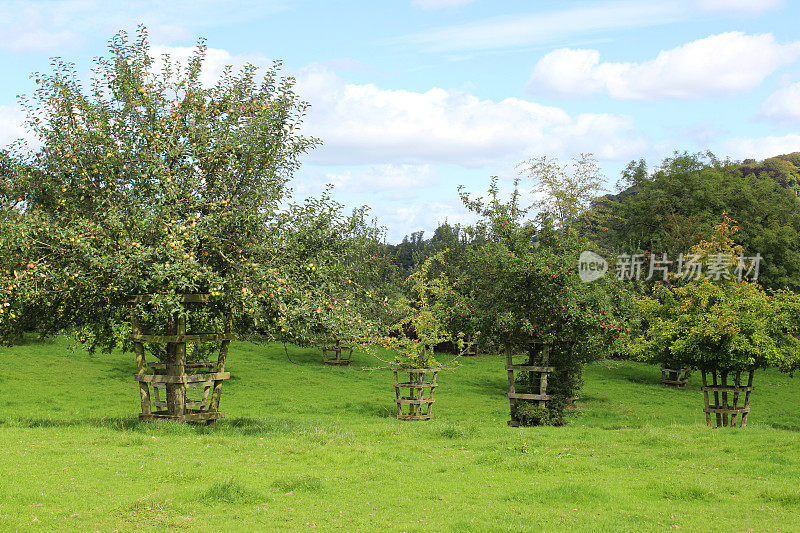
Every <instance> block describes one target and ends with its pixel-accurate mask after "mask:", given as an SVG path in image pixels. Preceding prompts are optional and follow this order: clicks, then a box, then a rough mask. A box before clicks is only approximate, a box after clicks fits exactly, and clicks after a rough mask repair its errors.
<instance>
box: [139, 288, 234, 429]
mask: <svg viewBox="0 0 800 533" xmlns="http://www.w3.org/2000/svg"><path fill="white" fill-rule="evenodd" d="M149 300H150V296H146V295H145V296H137V297H135V298H133V299H132V300H131V301H132V302H134V303H138V302H147V301H149ZM207 301H208V295H205V294H185V295H183V296H182V297H181V302H182V303H205V302H207ZM175 322H176V328H175V334H174V335H145V334H142V331H141V327H140V324H139V319H138V317H137V316H136V310H135V308H132V309H131V327H132V333H131V336H130V337H129V338H130V340H131V341H132V342H133V348H134V351H135V353H136V366H137V373H136V380H137V381H138V382H139V394H140V397H141V405H142V412H141V413H140V414H139V420H177V421H180V422H193V423H206V424H213V423H214V421H215V420H217V419H219V418H222V417H223V416H224V413H221V412H220V411H219V402H220V398H221V395H222V382H223V381H224V380H226V379H228V378H230V376H231V375H230V372H225V360H226V359H227V357H228V345H229V344H230V341H231V340H233V339H234V338H235V335H232V334H231V317H230V316H228V317H226V320H225V331H224V333H222V334H216V333H212V334H187V332H186V316H185V315H181V316H178V317H177V318H176V321H175ZM193 342H194V343H198V342H220V343H221V344H220V349H219V357H218V358H217V361H216V363H215V362H213V361H209V362H202V363H187V362H186V345H187V344H189V343H193ZM145 343H160V344H166V345H167V353H168V354H172V358H171V359H172V360H171V361H167V362H166V363H160V362H147V361H146V359H145V353H144V345H145ZM150 386H152V387H153V395H152V397H151V395H150ZM187 388H190V389H194V388H202V389H203V394H202V397H201V398H200V399H199V400H187V398H186V389H187ZM160 389H164V391H165V398H164V399H163V400H162V399H161V398H160V396H159V390H160Z"/></svg>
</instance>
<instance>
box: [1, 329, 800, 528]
mask: <svg viewBox="0 0 800 533" xmlns="http://www.w3.org/2000/svg"><path fill="white" fill-rule="evenodd" d="M289 358H290V359H288V358H287V356H286V354H285V353H284V350H283V347H282V346H280V345H270V346H255V345H249V344H234V346H233V349H232V350H231V354H230V357H229V369H230V371H231V373H232V375H233V378H232V379H231V380H229V381H228V382H226V384H225V386H224V388H223V396H222V410H223V411H224V412H225V413H226V418H225V419H223V420H221V421H220V422H219V423H218V425H217V426H216V427H214V428H207V427H194V426H186V425H179V424H169V423H166V424H151V423H142V422H139V421H138V420H137V418H136V415H137V412H138V411H137V410H138V405H137V404H138V393H137V388H136V384H135V382H134V381H133V374H134V371H135V368H134V363H133V357H132V355H130V354H127V355H122V354H118V353H115V354H112V355H99V354H98V355H94V356H91V355H88V354H86V353H83V352H81V351H76V352H70V351H69V350H68V347H67V344H66V342H65V341H64V340H61V339H59V340H57V341H56V342H55V343H54V344H45V343H35V342H31V343H29V344H27V345H23V346H18V347H14V348H0V476H2V481H0V530H2V531H13V530H20V531H27V530H38V529H42V530H51V529H67V530H89V531H96V530H100V531H112V530H117V529H118V530H131V529H152V530H162V529H164V528H186V529H196V530H203V531H231V530H232V531H253V530H261V531H282V530H283V531H296V530H307V529H313V528H314V527H315V526H316V527H318V528H320V529H324V530H330V529H341V530H344V531H374V530H383V529H387V530H393V531H559V530H586V531H666V530H674V529H678V528H680V529H682V530H690V531H695V530H701V531H705V530H719V531H732V530H737V531H739V530H749V529H752V530H754V531H765V530H783V531H796V530H800V485H798V482H797V480H798V479H800V433H798V431H799V430H800V417H798V408H800V391H798V390H797V387H796V386H795V383H796V382H795V381H794V380H792V379H791V378H789V377H787V376H783V375H780V374H778V373H775V372H771V371H768V372H758V373H757V375H756V379H755V386H756V391H755V392H754V394H753V399H752V404H751V406H752V408H753V412H752V413H751V417H750V423H749V425H748V427H746V428H742V429H716V430H711V429H708V428H706V427H705V415H704V414H703V413H702V411H701V402H702V394H701V393H700V391H699V385H698V382H697V377H693V378H692V381H691V383H690V387H689V388H688V389H687V390H674V389H669V388H666V387H663V386H661V385H660V384H659V382H658V381H659V376H660V374H659V372H658V370H657V369H656V368H655V367H651V366H646V365H641V364H636V363H618V362H604V363H599V364H595V365H592V366H590V367H589V368H588V369H587V371H586V374H585V380H586V385H585V387H584V390H583V394H582V397H581V399H580V401H579V404H580V409H579V411H578V412H576V413H573V414H571V415H570V418H569V425H568V426H566V427H562V428H509V427H508V426H506V421H507V420H508V402H507V400H506V399H505V398H504V396H503V393H504V390H505V387H506V375H505V371H504V369H503V361H502V360H501V359H500V358H498V357H489V356H487V357H478V358H471V359H464V360H463V362H462V365H461V366H460V367H459V368H458V369H456V370H455V371H452V372H445V373H443V374H440V379H439V382H440V387H439V388H438V389H437V391H436V392H437V398H438V401H437V403H436V405H435V408H434V413H435V415H436V419H435V420H432V421H428V422H402V421H399V420H396V419H394V418H393V417H392V411H393V401H392V399H393V397H394V392H393V390H392V388H391V375H390V374H389V373H388V372H387V371H380V370H379V371H375V372H368V371H362V370H361V369H360V367H362V366H374V365H375V363H374V362H373V361H370V360H369V359H368V358H367V357H366V356H365V355H363V354H356V355H355V363H354V366H352V367H349V368H337V367H326V366H323V365H322V364H321V355H320V354H319V353H317V352H315V351H313V350H305V349H299V348H290V349H289Z"/></svg>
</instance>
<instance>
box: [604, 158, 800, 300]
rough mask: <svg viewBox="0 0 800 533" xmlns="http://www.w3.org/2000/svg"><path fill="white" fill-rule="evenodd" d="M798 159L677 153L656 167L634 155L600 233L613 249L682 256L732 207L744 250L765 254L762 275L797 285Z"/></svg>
mask: <svg viewBox="0 0 800 533" xmlns="http://www.w3.org/2000/svg"><path fill="white" fill-rule="evenodd" d="M787 157H788V156H787ZM775 161H778V162H781V163H782V164H783V165H785V166H787V169H785V170H786V173H783V174H779V173H777V171H768V170H767V167H768V166H770V165H771V166H772V167H774V166H776V165H777V163H775V164H772V163H774V162H775ZM771 162H772V163H771ZM791 166H793V165H792V163H790V162H788V161H784V160H783V159H778V158H773V159H770V160H767V161H765V162H764V166H759V165H756V164H755V163H752V164H744V165H740V164H737V163H734V162H730V161H722V160H719V159H717V158H715V157H714V156H713V155H712V154H676V155H675V156H673V157H670V158H667V159H665V160H664V161H663V162H662V163H661V165H660V166H659V167H658V168H657V169H656V170H655V171H654V172H653V173H652V174H650V173H648V169H647V166H646V164H645V162H644V161H643V160H642V161H638V162H631V164H629V165H628V168H627V169H626V170H625V172H624V173H623V180H622V185H623V186H624V187H625V190H624V191H623V192H621V193H620V194H619V195H617V196H614V197H609V198H606V199H605V201H604V202H602V203H601V205H602V206H603V209H604V210H605V212H606V213H607V215H608V222H607V224H606V228H605V230H600V235H599V237H600V238H601V241H602V243H603V244H604V246H605V247H606V248H608V249H609V250H611V251H614V252H627V253H638V252H643V253H647V254H649V253H654V254H659V255H660V254H663V253H666V254H667V255H668V257H670V258H672V259H675V258H676V257H677V256H678V254H680V253H684V254H686V253H687V252H688V251H689V249H690V248H691V247H692V246H694V245H695V244H697V243H699V242H700V240H701V239H702V238H703V236H704V235H709V234H710V233H711V232H712V229H713V227H714V225H715V224H716V223H717V221H719V220H720V219H721V217H722V216H723V213H725V212H727V213H730V214H731V216H733V217H734V218H736V220H738V221H739V234H738V237H737V239H738V241H739V242H740V243H741V244H742V246H743V247H744V253H745V254H746V255H748V256H754V255H755V254H757V253H759V254H761V256H762V257H763V262H762V265H763V267H762V269H761V272H760V275H759V281H760V282H761V283H762V284H763V285H764V286H766V287H769V288H774V289H790V290H793V291H797V290H799V289H800V274H798V269H797V265H798V264H800V201H798V197H797V195H796V192H795V190H793V189H792V188H790V187H788V186H789V185H790V184H791V183H794V182H793V181H792V180H793V179H794V178H793V177H792V176H793V174H791V173H790V172H789V170H790V169H788V167H791ZM798 172H800V171H798ZM784 184H785V185H786V186H784Z"/></svg>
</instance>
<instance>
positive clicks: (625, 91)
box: [528, 32, 800, 100]
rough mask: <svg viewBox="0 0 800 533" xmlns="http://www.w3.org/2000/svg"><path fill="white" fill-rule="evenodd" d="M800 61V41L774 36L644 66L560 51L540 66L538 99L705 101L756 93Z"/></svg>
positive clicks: (663, 55)
mask: <svg viewBox="0 0 800 533" xmlns="http://www.w3.org/2000/svg"><path fill="white" fill-rule="evenodd" d="M799 58H800V41H795V42H791V43H787V44H780V43H778V42H777V41H776V40H775V37H774V36H773V35H771V34H763V35H746V34H744V33H741V32H728V33H721V34H718V35H712V36H710V37H706V38H704V39H699V40H696V41H692V42H690V43H687V44H685V45H682V46H679V47H677V48H673V49H671V50H664V51H662V52H660V53H659V54H658V56H657V57H656V58H655V59H652V60H649V61H644V62H642V63H611V62H601V61H600V53H599V52H598V51H597V50H572V49H560V50H555V51H553V52H550V53H549V54H547V55H545V56H544V57H543V58H542V59H541V60H539V62H538V63H537V64H536V66H535V67H534V70H533V74H532V76H531V79H530V81H529V83H528V89H529V90H530V91H531V92H533V93H545V94H557V95H562V96H586V95H590V94H595V93H605V94H607V95H608V96H610V97H612V98H617V99H621V100H653V99H659V98H683V99H691V98H701V97H704V96H711V95H732V94H738V93H744V92H747V91H749V90H751V89H753V88H755V87H757V86H758V85H759V84H760V83H761V82H762V81H763V80H764V79H765V78H766V77H767V76H769V75H770V74H772V73H773V72H775V71H776V70H778V69H779V68H781V67H783V66H785V65H788V64H790V63H793V62H794V61H797V60H798V59H799Z"/></svg>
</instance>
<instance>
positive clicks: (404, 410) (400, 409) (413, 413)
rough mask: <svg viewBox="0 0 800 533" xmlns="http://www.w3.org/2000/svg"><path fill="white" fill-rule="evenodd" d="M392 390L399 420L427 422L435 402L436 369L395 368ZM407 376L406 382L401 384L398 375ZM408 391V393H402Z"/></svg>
mask: <svg viewBox="0 0 800 533" xmlns="http://www.w3.org/2000/svg"><path fill="white" fill-rule="evenodd" d="M393 372H394V390H395V400H394V401H395V406H396V408H397V418H399V419H400V420H428V419H430V418H432V417H433V413H432V409H433V403H434V402H435V401H436V399H435V398H434V396H433V395H434V392H435V391H436V376H437V375H438V373H439V369H438V368H395V369H393ZM401 374H408V381H406V382H401V381H400V379H401V378H400V377H399V375H401ZM404 389H408V393H406V392H404Z"/></svg>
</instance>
